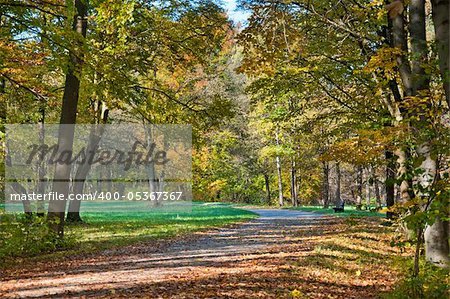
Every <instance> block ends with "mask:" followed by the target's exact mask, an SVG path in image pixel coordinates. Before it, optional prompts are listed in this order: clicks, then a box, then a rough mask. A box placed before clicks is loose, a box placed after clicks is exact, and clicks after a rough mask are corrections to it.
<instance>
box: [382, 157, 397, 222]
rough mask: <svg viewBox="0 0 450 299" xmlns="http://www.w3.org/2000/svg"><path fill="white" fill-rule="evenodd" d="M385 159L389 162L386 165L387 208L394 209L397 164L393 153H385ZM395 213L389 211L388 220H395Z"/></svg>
mask: <svg viewBox="0 0 450 299" xmlns="http://www.w3.org/2000/svg"><path fill="white" fill-rule="evenodd" d="M385 158H386V161H387V165H386V181H385V183H384V184H385V187H386V206H387V207H388V208H390V207H392V206H393V205H394V204H395V183H394V182H395V162H394V154H393V153H392V152H391V151H386V152H385ZM393 216H394V215H393V213H392V212H390V211H388V212H387V213H386V218H388V219H391V218H393Z"/></svg>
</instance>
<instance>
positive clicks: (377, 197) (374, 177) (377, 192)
mask: <svg viewBox="0 0 450 299" xmlns="http://www.w3.org/2000/svg"><path fill="white" fill-rule="evenodd" d="M371 170H372V181H373V188H374V189H375V201H376V203H377V208H381V205H382V203H381V195H380V186H379V185H378V177H377V170H376V168H375V167H374V166H372V167H371Z"/></svg>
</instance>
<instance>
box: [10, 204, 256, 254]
mask: <svg viewBox="0 0 450 299" xmlns="http://www.w3.org/2000/svg"><path fill="white" fill-rule="evenodd" d="M81 217H82V218H83V220H84V223H82V224H67V225H66V228H65V236H66V239H67V240H73V242H72V241H70V242H71V243H73V244H72V245H71V246H70V248H66V249H64V250H60V251H54V252H50V253H45V254H44V253H40V254H39V255H37V256H35V257H32V258H25V261H26V260H47V259H53V258H56V257H57V256H67V255H71V254H77V253H92V252H96V251H99V250H104V249H109V248H114V247H120V246H126V245H130V244H135V243H138V242H143V241H149V240H156V239H163V238H171V237H174V236H178V235H183V234H188V233H191V232H195V231H201V230H207V229H211V228H215V227H221V226H225V225H228V224H232V223H237V222H242V221H246V220H249V219H253V218H256V217H257V215H256V214H254V213H252V212H249V211H245V210H242V209H237V208H233V207H232V206H231V205H229V204H221V203H201V202H193V203H192V209H190V208H189V210H185V211H180V212H179V213H164V212H157V211H153V212H152V211H148V212H140V211H129V210H128V211H126V212H82V213H81ZM17 258H21V256H20V254H19V255H15V256H11V261H15V260H16V261H17Z"/></svg>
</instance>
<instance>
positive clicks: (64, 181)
mask: <svg viewBox="0 0 450 299" xmlns="http://www.w3.org/2000/svg"><path fill="white" fill-rule="evenodd" d="M74 4H75V5H74V6H75V14H74V17H73V25H72V29H73V31H74V32H76V33H77V34H78V35H79V36H80V37H83V38H84V37H86V29H87V7H88V1H87V0H74ZM82 47H83V45H82V43H78V42H77V46H76V49H75V50H72V51H70V53H69V60H70V61H69V64H68V68H67V72H66V81H65V84H64V94H63V103H62V108H61V119H60V124H61V125H62V126H61V127H60V130H59V134H58V152H59V153H63V152H66V153H71V152H72V149H73V137H74V124H75V122H76V117H77V106H78V97H79V91H80V78H79V77H80V76H81V71H82V65H83V60H82V58H83V55H82ZM70 170H71V165H70V163H57V164H56V165H55V174H54V182H53V191H54V192H56V193H57V194H62V195H63V196H64V197H65V198H66V199H67V196H68V194H69V184H70V182H69V179H70ZM65 207H66V201H65V200H58V201H51V202H50V203H49V207H48V221H49V224H50V228H51V229H52V230H53V231H54V232H56V233H57V234H58V235H59V237H61V238H62V237H63V236H64V216H65Z"/></svg>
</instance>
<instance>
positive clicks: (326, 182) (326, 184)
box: [322, 161, 330, 209]
mask: <svg viewBox="0 0 450 299" xmlns="http://www.w3.org/2000/svg"><path fill="white" fill-rule="evenodd" d="M322 171H323V187H322V188H323V190H322V203H323V208H324V209H328V207H329V205H330V166H329V164H328V162H325V161H323V162H322Z"/></svg>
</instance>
